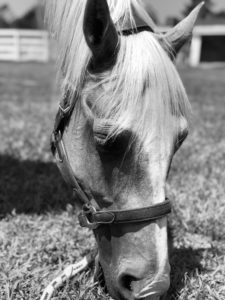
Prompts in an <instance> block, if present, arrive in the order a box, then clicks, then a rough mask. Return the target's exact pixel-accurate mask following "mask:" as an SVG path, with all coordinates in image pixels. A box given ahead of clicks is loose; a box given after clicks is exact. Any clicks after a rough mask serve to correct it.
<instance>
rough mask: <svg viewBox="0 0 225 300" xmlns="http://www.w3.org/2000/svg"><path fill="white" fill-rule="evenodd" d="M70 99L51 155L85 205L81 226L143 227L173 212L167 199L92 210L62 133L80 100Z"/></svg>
mask: <svg viewBox="0 0 225 300" xmlns="http://www.w3.org/2000/svg"><path fill="white" fill-rule="evenodd" d="M147 29H148V30H149V31H151V29H150V28H145V27H140V28H136V29H129V30H125V31H123V32H122V34H125V35H126V34H135V33H138V32H141V31H143V30H147ZM134 30H135V31H134ZM69 98H70V97H69V92H68V91H67V92H66V93H65V95H64V97H63V99H62V102H61V104H60V105H59V109H58V112H57V115H56V119H55V125H54V130H53V133H52V139H51V146H52V152H53V154H54V155H55V157H56V163H57V165H58V167H59V169H60V170H61V173H62V174H63V177H64V179H65V180H66V181H67V182H68V183H69V184H70V185H71V187H72V189H73V192H74V195H75V197H78V198H79V200H80V201H81V202H82V204H83V209H82V211H81V213H80V214H79V217H78V218H79V223H80V225H81V226H82V227H87V228H90V229H92V230H95V229H97V228H98V227H99V226H100V225H113V224H126V223H144V222H152V221H155V220H158V219H161V218H163V217H166V216H167V215H168V214H169V213H170V212H171V203H170V201H169V200H168V199H166V200H165V201H164V202H161V203H158V204H155V205H151V206H147V207H143V208H137V209H130V210H117V211H116V210H100V209H96V208H95V206H93V204H92V203H93V201H94V202H95V204H97V203H96V201H95V199H94V198H93V196H92V195H91V193H90V191H89V190H87V189H84V186H83V185H82V183H81V182H80V181H79V179H77V178H76V176H75V174H74V172H73V170H72V167H71V164H70V162H69V158H68V155H67V152H66V148H65V145H64V142H63V132H64V129H65V127H66V125H67V123H68V121H69V119H70V116H71V114H72V112H73V109H74V103H75V102H76V100H77V99H73V101H72V103H70V102H68V101H69ZM75 98H79V95H75ZM97 207H98V205H97Z"/></svg>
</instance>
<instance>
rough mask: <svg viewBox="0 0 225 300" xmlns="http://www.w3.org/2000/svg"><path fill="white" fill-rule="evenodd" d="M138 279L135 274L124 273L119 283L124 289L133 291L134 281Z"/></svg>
mask: <svg viewBox="0 0 225 300" xmlns="http://www.w3.org/2000/svg"><path fill="white" fill-rule="evenodd" d="M137 280H138V279H137V278H135V277H134V276H131V275H128V274H123V275H121V276H120V279H119V283H120V286H121V288H122V289H125V290H126V291H129V292H132V291H133V286H132V283H133V282H134V281H137Z"/></svg>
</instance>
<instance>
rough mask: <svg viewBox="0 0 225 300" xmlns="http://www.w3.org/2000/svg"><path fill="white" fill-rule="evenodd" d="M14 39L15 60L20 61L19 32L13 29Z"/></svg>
mask: <svg viewBox="0 0 225 300" xmlns="http://www.w3.org/2000/svg"><path fill="white" fill-rule="evenodd" d="M14 41H15V60H16V61H20V32H19V30H14Z"/></svg>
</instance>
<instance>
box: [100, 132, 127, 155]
mask: <svg viewBox="0 0 225 300" xmlns="http://www.w3.org/2000/svg"><path fill="white" fill-rule="evenodd" d="M94 139H95V143H96V149H97V150H98V152H99V153H100V154H106V155H119V154H124V153H125V152H126V150H127V148H128V146H129V138H128V136H127V134H126V133H124V132H123V133H121V134H119V135H118V136H116V137H112V138H108V136H107V134H105V133H101V132H98V133H97V132H95V133H94Z"/></svg>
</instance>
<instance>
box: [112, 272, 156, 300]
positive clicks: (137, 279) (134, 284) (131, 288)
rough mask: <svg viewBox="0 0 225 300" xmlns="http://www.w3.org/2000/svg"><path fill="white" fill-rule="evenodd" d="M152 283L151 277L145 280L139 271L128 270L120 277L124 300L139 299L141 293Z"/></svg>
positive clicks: (119, 281) (121, 292)
mask: <svg viewBox="0 0 225 300" xmlns="http://www.w3.org/2000/svg"><path fill="white" fill-rule="evenodd" d="M149 282H151V277H148V278H143V276H141V275H140V274H138V271H137V270H136V272H135V270H134V271H131V270H126V271H123V272H121V273H120V275H119V277H118V283H119V290H120V294H122V296H123V299H129V300H130V299H138V297H137V296H138V295H139V294H140V292H141V291H142V290H143V288H145V287H146V286H147V284H148V283H149ZM150 299H152V298H150Z"/></svg>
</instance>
